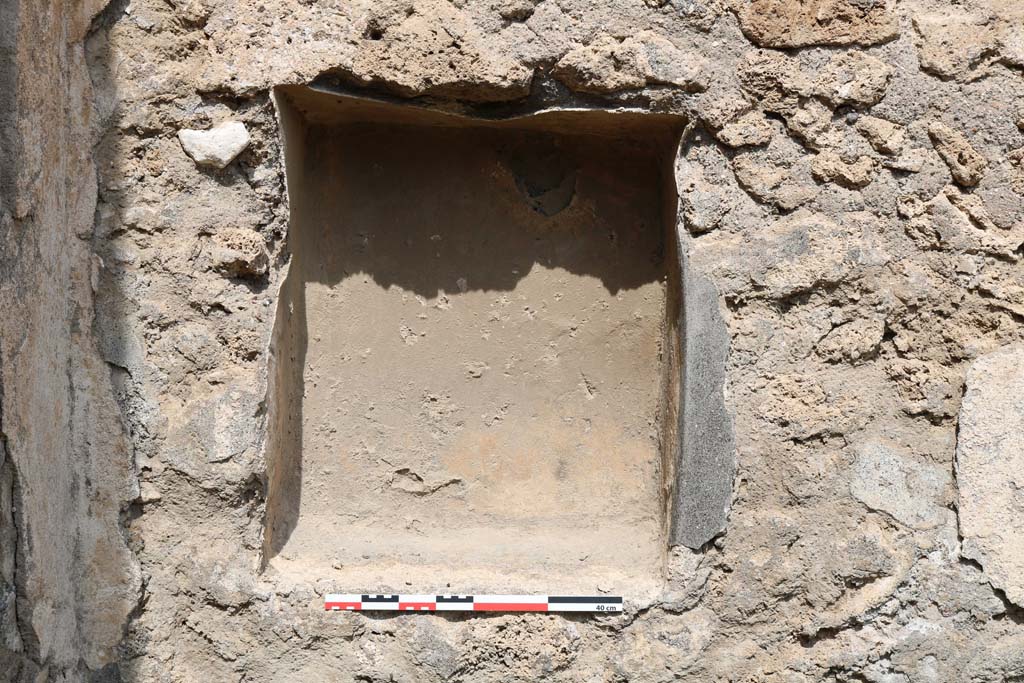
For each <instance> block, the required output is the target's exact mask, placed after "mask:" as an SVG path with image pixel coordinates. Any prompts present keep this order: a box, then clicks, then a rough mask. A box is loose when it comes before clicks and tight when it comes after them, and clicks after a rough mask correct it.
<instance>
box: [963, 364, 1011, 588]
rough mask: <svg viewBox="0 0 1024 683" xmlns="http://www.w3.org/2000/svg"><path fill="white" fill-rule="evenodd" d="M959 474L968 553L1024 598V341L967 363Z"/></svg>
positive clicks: (991, 576)
mask: <svg viewBox="0 0 1024 683" xmlns="http://www.w3.org/2000/svg"><path fill="white" fill-rule="evenodd" d="M956 479H957V486H958V488H959V490H960V502H959V511H960V535H961V536H962V537H963V544H962V547H961V550H960V553H961V554H962V555H963V556H964V557H966V558H969V559H972V560H976V561H978V562H980V563H981V565H982V566H983V567H984V569H985V575H986V576H987V577H988V579H989V581H990V582H991V583H992V585H993V586H995V587H996V588H999V589H1001V590H1003V591H1005V592H1006V597H1007V598H1009V599H1010V600H1011V601H1013V602H1014V603H1015V604H1017V605H1022V606H1024V347H1022V346H1017V347H1009V348H1005V349H1001V350H999V351H994V352H992V353H989V354H987V355H984V356H982V357H980V358H978V359H977V360H976V361H974V363H973V364H972V365H971V367H970V369H969V370H968V371H967V392H966V394H965V395H964V400H963V405H962V406H961V409H960V431H959V436H958V438H957V445H956Z"/></svg>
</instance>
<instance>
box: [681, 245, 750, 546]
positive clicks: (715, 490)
mask: <svg viewBox="0 0 1024 683" xmlns="http://www.w3.org/2000/svg"><path fill="white" fill-rule="evenodd" d="M677 234H678V235H679V240H680V244H679V245H678V248H679V270H680V278H681V280H682V302H681V304H680V313H679V329H678V333H679V335H680V348H681V352H682V368H681V375H682V377H681V379H682V381H681V382H680V396H679V413H678V425H677V429H678V431H677V434H678V449H679V450H678V453H677V456H676V471H675V488H674V490H673V497H672V522H671V528H670V532H669V540H670V543H671V545H685V546H687V547H688V548H694V549H697V548H700V547H701V546H703V545H704V544H705V543H707V542H708V541H710V540H711V539H713V538H714V537H715V536H716V535H717V534H719V533H720V532H721V531H723V530H724V529H725V524H726V520H727V519H728V516H729V507H730V505H731V503H732V486H733V479H734V478H735V476H736V446H735V437H734V434H733V423H732V415H731V414H730V413H729V410H728V409H727V408H726V405H725V364H726V360H727V358H728V355H729V332H728V330H727V328H726V326H725V320H724V318H723V317H722V312H721V309H720V306H721V303H720V301H721V295H720V294H719V292H718V289H717V288H716V287H715V285H714V283H712V282H711V281H710V280H709V279H708V278H707V277H706V276H705V275H704V274H703V273H701V272H699V271H698V270H696V269H694V268H693V267H691V265H690V261H689V255H688V253H687V251H688V249H689V248H690V244H691V238H690V237H689V235H688V234H687V233H686V231H685V229H683V228H681V227H680V229H679V230H677Z"/></svg>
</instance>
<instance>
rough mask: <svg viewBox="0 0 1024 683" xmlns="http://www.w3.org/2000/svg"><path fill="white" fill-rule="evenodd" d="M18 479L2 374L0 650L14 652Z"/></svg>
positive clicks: (16, 640) (16, 647)
mask: <svg viewBox="0 0 1024 683" xmlns="http://www.w3.org/2000/svg"><path fill="white" fill-rule="evenodd" d="M2 368H3V346H2V344H0V369H2ZM15 485H16V478H15V472H14V463H13V462H12V461H11V460H10V458H8V456H7V437H6V435H5V434H4V380H3V373H2V371H0V647H3V648H5V649H7V650H10V651H12V652H20V651H21V650H22V642H21V636H20V634H19V632H18V608H17V604H18V603H17V590H16V588H15V579H16V575H15V570H16V568H17V552H18V532H17V527H15V525H14V498H15V493H16V492H15Z"/></svg>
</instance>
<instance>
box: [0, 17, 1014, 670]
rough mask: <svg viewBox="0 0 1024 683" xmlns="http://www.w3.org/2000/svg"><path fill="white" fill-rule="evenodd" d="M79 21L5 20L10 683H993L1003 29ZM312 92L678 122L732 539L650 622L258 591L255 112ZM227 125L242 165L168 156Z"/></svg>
mask: <svg viewBox="0 0 1024 683" xmlns="http://www.w3.org/2000/svg"><path fill="white" fill-rule="evenodd" d="M100 9H101V8H99V7H90V6H89V5H88V3H86V4H84V5H82V4H74V5H70V4H69V5H67V6H65V5H64V4H61V3H57V2H56V0H52V2H50V3H46V2H43V1H42V0H20V1H19V2H15V3H13V4H12V3H7V4H5V6H4V7H3V8H2V9H0V15H2V16H3V18H4V21H3V26H4V28H3V29H0V49H2V51H3V56H4V57H5V59H4V61H3V64H4V65H3V66H0V69H2V71H0V79H2V81H0V82H3V83H4V84H5V85H7V86H8V87H7V88H5V90H6V91H7V92H8V93H13V95H8V96H7V97H6V98H5V100H4V101H3V103H2V104H0V125H2V135H0V154H2V155H3V164H2V167H0V174H2V175H0V191H2V193H3V194H2V200H3V203H2V207H0V302H2V306H0V311H2V312H0V332H2V334H0V387H2V391H0V411H2V412H0V416H2V422H0V434H2V437H3V438H2V439H0V444H2V446H0V447H2V453H3V458H2V463H0V508H2V509H0V512H2V514H0V523H2V524H3V528H4V529H5V531H7V533H4V534H3V535H0V549H2V550H3V552H4V562H3V563H0V590H2V595H0V608H2V609H0V638H3V642H4V646H5V651H6V652H7V654H6V655H5V659H6V660H9V662H10V663H11V668H10V670H12V671H16V672H17V673H16V674H15V677H16V680H17V677H20V678H21V679H23V680H47V679H51V680H81V679H87V678H88V677H89V676H95V677H101V678H99V680H119V679H120V680H125V681H197V680H217V681H220V680H224V681H241V680H244V681H306V680H343V681H347V680H358V681H392V680H394V681H437V680H452V681H481V680H488V681H511V680H523V681H532V680H556V681H627V680H628V681H669V680H678V679H684V680H695V681H721V680H732V681H759V682H760V681H763V682H766V683H768V682H770V683H798V682H799V683H808V682H811V681H871V682H873V683H917V682H945V681H978V682H981V681H988V682H992V683H995V682H997V681H1005V680H1014V679H1015V678H1019V677H1021V676H1024V609H1022V605H1021V602H1020V601H1021V598H1020V595H1021V584H1020V580H1019V578H1018V577H1019V575H1020V571H1019V570H1020V556H1019V550H1018V549H1017V547H1016V546H1017V544H1016V543H1015V540H1014V539H1015V538H1016V537H1015V536H1014V535H1013V534H1011V533H1009V532H1004V529H1006V528H1014V526H1016V527H1022V526H1024V513H1022V512H1021V507H1020V505H1019V495H1020V494H1019V486H1020V483H1019V482H1018V481H1011V480H1012V479H1013V477H1015V476H1016V475H1014V474H1013V472H1014V462H1015V461H1014V460H1013V459H1014V458H1016V459H1017V460H1019V452H1018V451H1019V448H1018V449H1016V450H1015V447H1014V444H1015V443H1017V444H1019V435H1017V434H1016V432H1015V431H1013V429H1009V430H1007V431H1006V432H1005V433H1003V432H999V429H1006V427H1005V425H1014V424H1017V425H1019V424H1020V411H1021V408H1020V403H1019V397H1015V396H1013V394H1014V392H1015V391H1018V389H1019V387H1020V386H1021V383H1022V380H1021V379H1020V373H1021V372H1024V371H1022V370H1021V367H1020V363H1019V362H1015V361H1014V360H1013V359H1015V358H1019V357H1020V352H1019V351H1015V350H1014V349H1015V348H1019V346H1020V345H1021V344H1022V343H1024V324H1022V323H1024V270H1022V268H1021V264H1020V260H1021V258H1022V256H1024V168H1022V164H1024V134H1022V130H1021V127H1022V126H1024V73H1022V69H1024V35H1022V30H1021V26H1022V25H1024V9H1022V8H1021V6H1020V4H1019V3H1016V2H1013V1H1012V0H965V1H963V2H957V3H951V2H940V1H937V0H936V1H928V0H903V1H902V2H899V3H898V4H897V3H896V2H892V1H890V2H886V1H885V0H871V1H868V2H860V1H854V0H812V1H806V2H800V3H797V2H794V1H792V0H720V1H719V0H708V1H704V0H644V1H643V2H641V1H640V0H635V1H632V0H631V1H626V0H616V1H615V2H603V3H594V2H587V1H586V0H541V1H540V2H535V1H534V0H458V1H455V0H453V1H451V2H446V1H442V0H403V1H401V2H390V1H389V2H372V3H371V2H362V1H357V2H350V1H345V2H342V1H340V0H319V1H308V0H283V1H282V2H278V3H266V4H260V3H250V2H238V1H236V0H170V1H166V0H132V2H130V3H128V2H125V1H124V0H119V1H117V2H114V3H113V4H111V5H110V6H108V7H106V8H105V9H104V10H103V11H102V13H101V14H99V15H98V16H96V17H95V19H94V18H93V17H94V15H95V14H96V13H97V12H98V11H99V10H100ZM8 19H9V20H8ZM90 22H91V28H90ZM9 55H10V56H13V57H12V58H8V56H9ZM309 83H317V84H320V85H321V86H322V87H324V88H328V89H334V90H337V91H339V92H341V91H343V92H346V93H350V94H351V93H364V94H368V95H372V96H374V97H378V98H383V99H388V100H391V101H398V102H408V103H413V102H414V103H415V104H416V105H417V106H421V107H428V108H436V109H442V110H445V111H450V112H461V113H468V114H472V115H474V116H490V115H492V114H494V113H495V112H500V111H502V110H503V109H505V108H514V107H518V106H521V105H523V103H527V104H529V103H533V106H536V107H537V108H540V107H544V108H551V109H558V108H574V109H579V108H584V109H587V108H592V109H616V108H629V109H630V110H633V111H644V112H649V113H650V115H652V116H654V115H658V114H671V115H673V116H675V117H679V118H681V119H684V120H685V121H687V122H688V126H687V129H686V131H685V133H684V135H683V140H682V144H681V146H680V148H679V152H678V155H677V158H676V164H675V166H676V181H677V185H678V191H679V225H680V226H681V229H682V230H683V232H684V234H683V237H684V239H683V243H684V245H685V247H684V249H685V254H684V255H685V257H686V259H687V267H688V268H689V272H690V273H691V275H692V276H693V277H694V278H695V281H699V282H701V283H704V285H706V288H707V289H706V291H705V296H706V299H707V300H708V301H710V302H713V303H715V304H716V305H717V307H718V314H719V315H720V316H721V317H722V319H723V320H724V323H725V327H726V329H727V331H728V340H727V341H728V355H727V356H726V358H725V363H726V377H725V386H724V389H723V392H721V395H723V396H724V399H725V405H726V407H727V411H728V412H729V413H730V415H731V416H732V418H733V419H734V422H735V443H734V446H735V459H736V463H737V472H736V476H735V478H734V481H733V486H732V494H733V495H732V500H731V502H730V512H729V518H728V523H727V526H726V529H725V531H724V532H723V533H721V534H719V535H718V536H717V537H716V538H714V539H713V541H711V542H709V543H707V544H704V545H703V546H701V547H699V548H697V549H695V550H691V549H688V548H686V547H685V546H678V547H674V548H672V549H671V550H670V551H669V552H668V555H667V557H666V560H665V567H664V581H663V590H661V592H660V594H658V595H656V596H655V597H653V598H650V599H647V600H643V601H638V600H636V599H635V598H632V597H631V596H630V588H629V586H621V587H614V588H615V591H616V592H621V593H622V594H624V595H625V596H626V599H627V609H626V612H625V614H623V615H618V616H608V617H599V618H589V617H579V618H576V617H573V618H565V617H556V616H548V615H533V616H521V615H520V616H516V615H505V616H494V617H488V618H464V617H454V618H443V617H437V616H432V615H414V616H402V617H395V618H377V617H368V616H362V615H357V614H324V613H323V612H322V611H321V610H320V609H319V600H320V598H321V596H322V594H323V593H325V592H327V591H328V590H349V589H352V590H355V589H357V588H362V587H354V586H353V587H350V586H338V585H336V584H335V582H334V581H332V580H331V576H330V575H324V576H323V577H322V578H321V579H319V580H311V579H308V578H307V579H298V578H295V577H292V576H285V575H281V574H278V573H275V572H274V571H273V568H264V562H263V560H264V558H263V554H262V549H263V538H264V512H265V510H264V502H265V495H266V463H265V458H264V450H265V444H266V441H267V438H268V436H267V403H266V395H267V373H268V349H269V345H270V338H271V330H272V328H273V325H274V319H275V315H276V311H277V304H278V291H279V289H280V286H281V283H282V281H283V279H284V277H285V276H286V274H287V267H288V263H289V250H288V242H287V234H288V219H289V216H288V203H287V196H286V192H285V168H284V161H283V155H282V148H281V134H280V131H279V121H278V117H277V115H276V113H275V108H274V105H273V101H272V97H271V94H272V90H273V89H274V88H275V87H277V86H282V85H303V84H309ZM228 122H231V123H235V124H237V123H241V124H243V125H244V127H245V132H244V134H243V133H242V132H241V130H240V129H239V127H238V126H237V125H235V126H233V127H232V128H231V129H229V130H226V131H225V132H224V133H223V134H222V135H218V137H216V138H215V139H212V140H211V139H208V138H204V137H203V136H196V135H195V134H189V133H183V134H180V133H182V131H187V130H197V131H202V130H206V129H211V128H214V127H216V126H220V125H221V124H225V123H228ZM179 134H180V135H179ZM94 145H95V147H94ZM708 292H710V294H711V296H707V295H708ZM684 295H685V292H684ZM715 299H717V301H714V300H715ZM709 305H710V304H709ZM700 310H703V311H708V310H710V309H708V308H703V309H700ZM396 334H398V332H397V331H396ZM723 341H724V340H723ZM972 364H973V369H971V368H972ZM965 390H966V392H967V393H966V396H967V400H966V407H965V414H964V415H963V419H962V420H961V419H960V416H959V412H960V404H961V397H962V396H963V395H964V392H965ZM717 393H718V392H716V395H717ZM958 422H959V423H961V429H960V433H959V436H960V443H959V444H958V443H957V441H958V430H957V428H958ZM684 428H685V424H684ZM1015 438H1016V439H1017V441H1014V439H1015ZM954 461H955V464H954ZM1017 469H1019V467H1018V468H1017ZM12 524H13V529H14V532H15V533H10V532H9V530H10V529H11V526H12ZM126 544H127V545H126ZM695 545H696V544H695ZM128 548H130V549H131V552H130V553H129V551H128ZM12 556H13V561H12ZM340 561H341V562H342V563H343V562H344V559H343V558H342V559H341V560H340ZM365 588H367V589H369V588H370V587H365ZM380 588H381V589H382V590H384V589H387V588H394V589H396V590H397V589H405V588H406V587H403V586H393V587H390V586H381V587H380ZM432 589H433V587H428V586H418V587H416V590H417V591H420V590H423V591H428V590H432ZM452 590H457V591H463V590H465V591H469V590H472V587H471V586H467V587H464V588H463V587H455V586H453V587H452ZM12 596H16V600H14V601H13V603H12ZM12 605H13V606H12ZM122 635H124V637H123V638H122ZM89 671H92V672H101V673H99V674H90V673H88V672H89Z"/></svg>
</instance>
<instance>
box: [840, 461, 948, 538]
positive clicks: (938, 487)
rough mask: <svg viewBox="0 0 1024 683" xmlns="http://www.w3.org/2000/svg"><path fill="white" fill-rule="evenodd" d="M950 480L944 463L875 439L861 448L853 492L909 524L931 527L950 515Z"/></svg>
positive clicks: (876, 508) (871, 506) (851, 489)
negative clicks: (946, 495) (945, 503)
mask: <svg viewBox="0 0 1024 683" xmlns="http://www.w3.org/2000/svg"><path fill="white" fill-rule="evenodd" d="M948 480H949V475H948V473H947V472H944V471H943V468H941V467H940V466H938V465H933V464H930V463H922V462H919V461H917V460H915V459H914V458H913V457H912V456H910V455H909V454H905V453H901V452H900V451H899V450H898V449H896V448H893V447H891V446H888V445H886V444H883V443H879V442H875V441H871V442H868V443H865V444H864V445H862V446H861V447H860V448H858V449H857V460H856V462H855V463H854V465H853V479H852V480H851V482H850V492H851V493H852V494H853V497H854V498H856V499H857V500H859V501H860V502H861V503H863V504H864V505H866V506H867V507H869V508H871V509H872V510H878V511H880V512H884V513H886V514H887V515H889V516H891V517H892V518H894V519H895V520H896V521H898V522H901V523H903V524H905V525H906V526H909V527H912V528H914V529H931V528H934V527H936V526H939V525H940V524H942V522H943V520H944V519H945V517H946V515H945V512H946V510H945V508H943V507H942V504H941V503H942V494H943V491H944V489H945V488H946V484H947V482H948Z"/></svg>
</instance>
